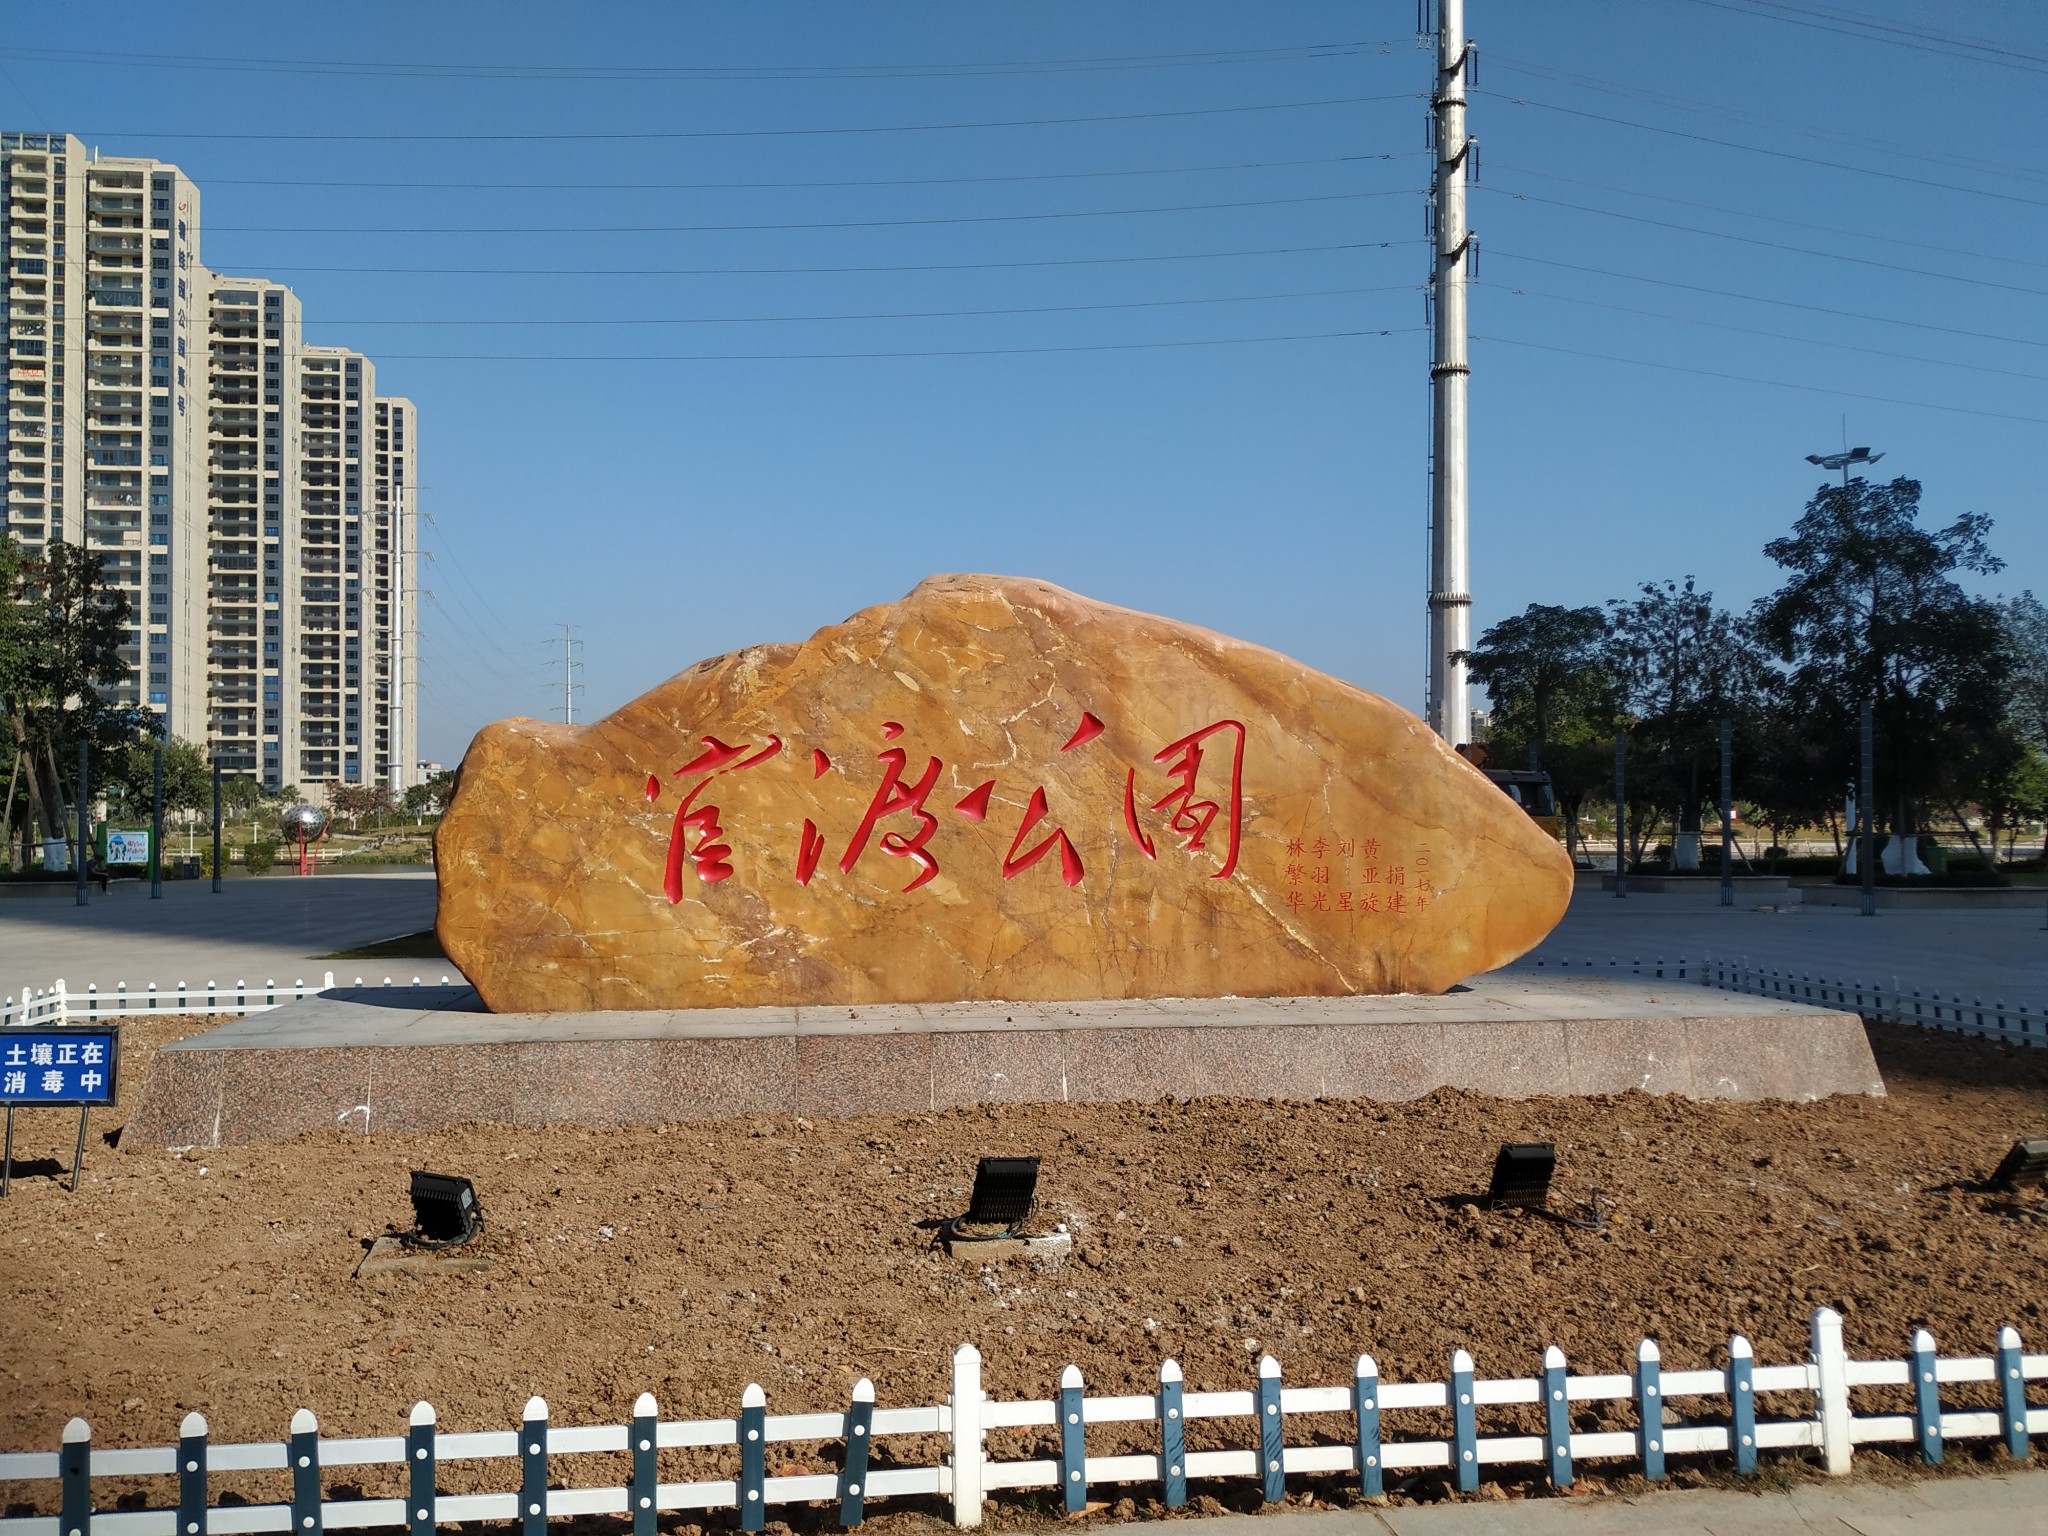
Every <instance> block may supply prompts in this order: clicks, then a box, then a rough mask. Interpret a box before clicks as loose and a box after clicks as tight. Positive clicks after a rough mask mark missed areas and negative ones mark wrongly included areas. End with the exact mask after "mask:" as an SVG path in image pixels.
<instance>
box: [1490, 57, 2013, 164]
mask: <svg viewBox="0 0 2048 1536" xmlns="http://www.w3.org/2000/svg"><path fill="white" fill-rule="evenodd" d="M1486 61H1487V65H1488V67H1490V68H1497V69H1505V70H1507V71H1508V73H1509V74H1515V75H1531V76H1534V77H1536V78H1538V79H1543V80H1551V81H1555V82H1557V83H1559V84H1563V85H1569V86H1572V87H1574V88H1576V89H1578V90H1585V91H1593V92H1597V93H1598V94H1600V95H1603V96H1618V97H1621V98H1622V99H1624V100H1627V101H1639V102H1646V103H1649V104H1650V105H1653V106H1660V107H1669V108H1673V109H1675V110H1677V111H1680V112H1690V113H1694V114H1696V115H1698V116H1701V117H1710V118H1714V119H1717V120H1718V121H1721V122H1728V123H1739V124H1741V125H1742V126H1744V127H1747V128H1765V129H1769V130H1770V131H1771V132H1773V133H1777V134H1794V135H1797V136H1798V137H1800V138H1807V139H1814V140H1817V141H1819V142H1822V143H1827V144H1840V145H1843V146H1845V147H1848V148H1851V149H1864V150H1869V151H1871V152H1872V153H1874V154H1880V155H1888V156H1892V157H1895V158H1899V159H1906V160H1918V161H1922V162H1924V163H1926V164H1928V165H1939V166H1943V167H1946V168H1948V169H1950V170H1967V171H1976V172H1979V173H1980V174H1982V175H1986V176H1994V177H2020V178H2023V179H2034V180H2042V181H2048V168H2044V167H2038V166H2031V165H2026V164H2023V163H2021V162H2019V161H2016V160H2014V159H2013V158H2012V157H2011V156H2009V155H2006V156H2001V157H2000V158H1998V159H1996V160H1986V159H1980V158H1978V157H1977V156H1974V155H1959V154H1956V153H1955V152H1954V151H1953V150H1935V149H1927V148H1925V147H1923V146H1919V145H1913V144H1907V143H1903V142H1901V141H1900V140H1897V139H1886V138H1879V137H1877V136H1875V135H1872V134H1864V133H1850V132H1848V131H1847V130H1845V129H1842V128H1838V127H1835V126H1833V125H1831V124H1826V123H1815V122H1809V121H1807V120H1805V119H1803V118H1794V117H1785V116H1782V115H1781V114H1778V113H1774V112H1758V111H1755V110H1753V109H1751V108H1747V107H1734V106H1730V105H1728V104H1727V103H1725V102H1712V101H1702V100H1701V99H1700V98H1699V97H1697V96H1683V95H1680V94H1678V93H1677V92H1674V91H1669V90H1665V89H1662V88H1661V87H1654V86H1647V85H1643V84H1642V83H1640V82H1638V81H1634V80H1628V81H1622V80H1609V79H1606V78H1604V77H1602V76H1599V75H1587V74H1580V73H1578V72H1577V71H1575V70H1568V69H1558V68H1555V67H1554V66H1552V65H1548V64H1538V63H1536V62H1534V61H1533V60H1529V59H1519V58H1515V57H1514V56H1513V55H1508V54H1501V53H1496V52H1493V51H1491V50H1489V51H1488V53H1487V56H1486Z"/></svg>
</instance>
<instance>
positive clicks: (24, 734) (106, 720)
mask: <svg viewBox="0 0 2048 1536" xmlns="http://www.w3.org/2000/svg"><path fill="white" fill-rule="evenodd" d="M0 542H4V543H5V545H6V549H5V553H4V554H0V581H4V582H5V584H6V585H5V590H4V593H0V606H4V607H5V608H6V609H7V610H8V615H7V618H6V620H5V622H4V627H0V691H4V692H0V707H4V709H5V711H6V718H7V726H8V730H9V733H10V735H11V737H12V745H13V748H14V764H15V770H16V771H17V772H18V774H19V776H20V779H21V782H22V784H23V785H24V786H25V787H26V789H27V793H28V803H27V807H26V810H27V816H26V818H25V820H24V822H23V832H24V835H25V836H28V835H33V834H34V833H35V832H40V834H41V836H43V837H45V838H58V837H63V836H65V835H66V830H67V829H66V825H65V818H66V814H67V809H68V804H67V800H66V795H65V783H66V779H65V774H64V772H63V770H62V769H61V768H60V767H59V764H60V762H62V763H66V764H68V763H69V761H71V760H72V759H73V758H74V757H75V755H76V753H77V751H78V746H79V743H80V742H81V741H83V742H86V743H87V744H88V745H89V746H90V747H93V748H97V749H99V750H100V751H102V752H106V751H109V750H119V749H122V748H125V747H126V746H127V745H128V744H129V743H130V742H132V741H133V740H134V739H135V736H136V732H137V726H138V719H137V717H136V716H135V715H134V714H132V713H128V712H124V711H120V710H116V709H113V708H111V707H109V705H108V703H107V701H106V698H105V694H104V690H107V689H111V688H114V687H117V686H118V685H120V684H122V683H124V682H126V681H128V679H129V678H130V676H131V675H132V672H131V668H130V667H129V665H128V663H127V662H126V661H124V660H122V658H121V643H122V638H123V635H124V633H125V631H126V629H127V626H128V622H129V619H130V617H131V612H132V610H131V608H130V605H129V602H128V597H127V594H126V593H124V592H122V591H121V590H120V589H119V588H117V587H114V586H112V585H110V584H109V583H108V582H107V580H106V570H105V561H104V560H103V559H102V558H101V557H100V556H99V555H97V554H95V553H93V552H92V551H90V550H87V549H83V548H80V547H78V546H77V545H72V544H65V543H62V542H58V543H53V544H51V545H50V546H49V547H48V548H47V549H45V550H44V551H42V552H41V553H40V554H36V553H33V552H28V551H23V550H21V549H19V548H18V547H16V546H15V545H14V544H13V543H12V541H11V540H6V539H4V537H0ZM12 797H13V791H12V790H11V789H10V791H9V802H10V803H9V812H10V814H11V813H12V809H13V807H12Z"/></svg>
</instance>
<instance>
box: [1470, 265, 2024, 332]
mask: <svg viewBox="0 0 2048 1536" xmlns="http://www.w3.org/2000/svg"><path fill="white" fill-rule="evenodd" d="M1486 253H1487V255H1488V256H1489V257H1494V258H1505V259H1506V260H1508V261H1527V262H1534V263H1535V264H1536V265H1538V266H1544V267H1556V268H1558V269H1560V270H1561V271H1567V272H1584V273H1586V274H1588V275H1589V276H1593V277H1616V278H1620V279H1622V280H1623V281H1624V282H1631V283H1650V284H1653V285H1654V286H1656V287H1659V288H1676V289H1680V290H1682V291H1684V292H1686V293H1703V294H1709V295H1712V296H1713V297H1715V298H1721V299H1739V300H1741V301H1742V302H1744V303H1747V304H1770V305H1775V306H1776V307H1778V308H1780V309H1799V310H1805V311H1807V312H1809V313H1811V314H1816V315H1834V316H1837V317H1839V318H1841V319H1844V320H1864V321H1870V322H1873V323H1875V324H1878V325H1896V326H1903V327H1905V328H1906V329H1908V330H1915V331H1936V332H1939V333H1941V334H1942V335H1945V336H1967V337H1969V338H1971V339H1972V340H1974V341H2004V342H2010V343H2012V344H2013V345H2014V346H2021V347H2048V340H2038V339H2035V338H2033V337H2029V336H2015V335H2012V334H2010V333H2008V332H2000V331H1974V330H1970V329H1968V328H1966V327H1963V326H1956V325H1937V324H1935V323H1934V322H1932V321H1928V320H1906V319H1902V318H1900V317H1899V316H1897V315H1879V314H1872V313H1870V312H1868V311H1866V310H1855V309H1836V308H1833V307H1832V306H1829V305H1826V304H1809V303H1806V302H1804V301H1802V300H1798V299H1781V298H1775V297H1773V296H1771V295H1769V294H1762V293H1742V292H1738V291H1737V290H1735V289H1733V288H1714V287H1709V286H1707V285H1706V284H1702V283H1686V282H1680V281H1679V280H1678V279H1677V278H1671V277H1648V276H1645V275H1644V274H1643V273H1640V272H1622V271H1618V270H1616V269H1615V268H1613V267H1595V266H1588V265H1586V264H1585V263H1583V262H1576V261H1559V260H1557V259H1555V258H1554V257H1549V256H1531V255H1529V254H1528V253H1527V252H1524V251H1514V250H1505V249H1503V248H1501V247H1500V246H1488V247H1487V248H1486Z"/></svg>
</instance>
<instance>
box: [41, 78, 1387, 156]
mask: <svg viewBox="0 0 2048 1536" xmlns="http://www.w3.org/2000/svg"><path fill="white" fill-rule="evenodd" d="M1420 99H1421V94H1420V93H1419V92H1416V91H1393V92H1389V93H1387V94H1386V95H1382V96H1324V97H1318V98H1316V99H1313V100H1309V101H1261V102H1252V103H1249V104H1247V105H1244V106H1236V107H1171V108H1162V109H1159V110H1157V111H1152V112H1104V113H1095V114H1092V115H1090V116H1086V117H1011V118H991V119H987V120H984V121H980V122H969V123H881V124H877V125H874V126H872V127H838V128H678V129H669V130H665V131H661V132H650V133H617V132H612V133H170V132H164V131H161V130H156V129H148V130H143V131H141V132H137V131H134V130H122V131H115V130H111V129H98V130H94V131H91V132H84V133H81V134H79V137H80V138H90V139H121V138H130V139H136V138H141V139H174V140H190V141H201V142H209V143H212V142H222V141H234V142H253V143H262V144H565V143H590V142H600V143H620V142H627V141H632V142H667V141H672V140H678V139H812V138H833V137H838V136H841V135H848V134H876V133H958V132H964V131H968V130H975V129H985V128H1053V127H1063V126H1068V125H1076V124H1087V123H1141V122H1157V121H1160V120H1162V119H1165V118H1181V117H1232V116H1242V115H1244V114H1246V113H1252V112H1298V111H1304V110H1307V109H1310V108H1315V107H1362V106H1369V105H1372V104H1373V103H1375V102H1388V101H1410V102H1412V101H1419V100H1420Z"/></svg>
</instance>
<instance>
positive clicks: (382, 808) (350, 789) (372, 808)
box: [327, 781, 392, 832]
mask: <svg viewBox="0 0 2048 1536" xmlns="http://www.w3.org/2000/svg"><path fill="white" fill-rule="evenodd" d="M327 804H328V807H329V808H330V809H331V810H332V811H333V812H334V814H335V815H337V816H346V817H347V818H348V825H349V830H350V831H351V832H353V831H354V830H355V829H356V827H357V825H358V824H359V823H360V822H361V821H362V819H363V818H364V817H366V816H368V817H377V816H383V815H386V814H388V813H389V812H390V810H391V806H392V800H391V786H390V785H389V784H386V783H383V782H381V781H379V782H378V783H375V784H338V783H337V784H330V785H329V786H328V787H327Z"/></svg>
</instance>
